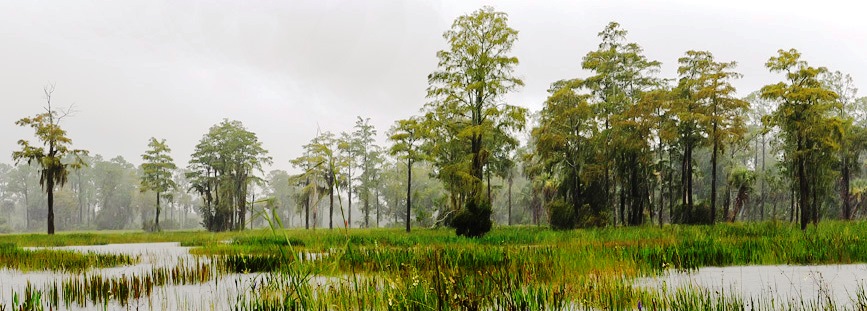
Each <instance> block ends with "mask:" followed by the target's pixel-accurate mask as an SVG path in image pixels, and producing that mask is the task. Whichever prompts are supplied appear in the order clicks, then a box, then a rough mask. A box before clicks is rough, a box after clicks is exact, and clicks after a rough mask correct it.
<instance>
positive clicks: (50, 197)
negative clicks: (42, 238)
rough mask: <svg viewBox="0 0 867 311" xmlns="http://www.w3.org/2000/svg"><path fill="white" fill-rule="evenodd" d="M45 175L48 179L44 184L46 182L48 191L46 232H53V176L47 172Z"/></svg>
mask: <svg viewBox="0 0 867 311" xmlns="http://www.w3.org/2000/svg"><path fill="white" fill-rule="evenodd" d="M47 175H48V177H46V178H47V179H48V180H47V181H46V184H48V185H47V186H46V187H45V188H46V191H48V234H49V235H53V234H54V176H52V175H53V174H51V173H49V174H47Z"/></svg>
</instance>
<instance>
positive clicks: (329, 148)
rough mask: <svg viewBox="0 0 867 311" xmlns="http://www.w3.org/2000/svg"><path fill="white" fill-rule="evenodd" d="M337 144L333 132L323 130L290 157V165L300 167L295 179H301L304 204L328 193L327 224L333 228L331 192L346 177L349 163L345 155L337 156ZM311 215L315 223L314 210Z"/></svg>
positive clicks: (332, 198)
mask: <svg viewBox="0 0 867 311" xmlns="http://www.w3.org/2000/svg"><path fill="white" fill-rule="evenodd" d="M338 148H339V141H338V140H337V139H336V138H335V137H334V134H332V133H331V132H323V133H320V134H318V135H317V136H316V137H314V138H313V139H312V140H310V143H308V144H306V145H304V155H302V156H300V157H298V158H296V159H293V160H292V165H294V166H295V167H298V168H300V169H302V170H303V172H302V173H301V174H300V175H298V176H296V179H297V180H299V181H301V180H303V181H304V184H305V186H304V188H303V189H302V191H303V193H304V194H303V195H304V198H305V199H306V200H308V203H307V204H308V205H307V208H309V204H310V203H309V200H311V199H313V200H315V203H314V204H313V205H314V206H316V205H317V204H318V203H319V200H320V199H321V196H323V195H325V194H327V195H328V205H329V212H328V228H331V229H333V228H334V194H335V193H336V192H337V191H338V188H339V187H340V185H341V184H343V183H344V181H345V178H346V176H345V175H344V174H342V171H343V169H344V168H345V167H346V166H347V165H348V163H347V162H346V161H345V160H346V159H345V158H342V157H340V156H339V154H338V152H339V149H338ZM341 213H342V210H341ZM308 217H309V215H308ZM313 217H314V226H315V223H316V217H317V215H316V213H315V210H314V216H313ZM344 219H345V218H344Z"/></svg>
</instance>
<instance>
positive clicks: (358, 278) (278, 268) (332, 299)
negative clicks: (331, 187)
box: [10, 218, 867, 310]
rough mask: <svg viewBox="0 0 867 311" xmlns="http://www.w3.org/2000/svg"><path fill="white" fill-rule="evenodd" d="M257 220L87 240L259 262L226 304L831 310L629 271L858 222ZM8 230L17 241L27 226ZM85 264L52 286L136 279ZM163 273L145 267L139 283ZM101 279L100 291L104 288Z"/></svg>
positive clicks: (848, 249)
mask: <svg viewBox="0 0 867 311" xmlns="http://www.w3.org/2000/svg"><path fill="white" fill-rule="evenodd" d="M269 223H271V226H270V228H269V229H267V230H254V231H245V232H240V233H238V232H231V233H218V234H213V233H203V232H167V233H155V234H141V233H139V234H137V236H136V235H131V234H129V233H111V234H104V235H102V234H97V235H95V236H93V237H94V239H93V241H96V242H97V243H129V242H134V241H139V242H161V241H175V242H181V243H182V245H188V246H195V248H194V249H193V250H192V252H193V253H194V254H197V255H199V256H208V258H211V259H210V262H211V264H212V265H213V266H212V267H209V268H208V269H215V271H217V270H218V271H224V272H225V273H233V272H244V273H258V276H257V278H256V280H257V281H256V282H253V283H251V284H250V285H248V287H247V288H244V289H243V291H242V292H241V293H240V294H239V296H238V297H235V300H234V308H235V309H236V310H428V309H430V310H574V309H579V310H580V309H587V310H600V309H604V310H636V309H638V308H642V309H643V310H656V309H659V310H743V309H744V308H745V307H746V306H749V307H751V308H754V309H757V310H776V309H784V310H809V309H811V308H821V309H826V310H836V309H841V308H843V307H841V306H838V305H837V302H833V301H824V300H822V301H816V300H815V299H813V298H815V297H801V299H800V300H798V299H795V300H794V302H784V303H781V302H779V301H774V300H773V299H764V300H760V301H753V298H750V300H745V299H744V298H743V297H738V296H737V295H733V294H732V293H731V292H711V291H709V290H707V289H704V288H700V287H683V288H677V289H653V288H644V287H640V286H637V285H635V284H634V282H635V281H634V280H635V279H636V278H638V277H644V276H653V275H658V274H660V273H661V272H663V271H665V270H667V269H678V270H691V269H697V268H700V267H705V266H731V265H778V264H836V263H843V264H845V263H855V262H867V241H865V238H864V237H867V223H864V222H852V223H844V222H824V223H822V224H820V225H819V226H818V227H810V229H808V230H807V231H806V232H804V231H801V230H798V228H796V227H795V226H793V225H790V224H787V223H771V222H767V223H758V224H719V225H716V226H665V227H662V228H659V227H638V228H600V229H586V230H573V231H552V230H549V229H547V228H539V227H512V228H497V229H495V230H493V231H491V232H490V233H489V234H488V235H486V236H485V237H482V238H479V239H467V238H463V237H457V236H455V235H454V233H453V231H451V230H417V231H415V232H413V233H412V234H407V233H404V232H402V231H398V230H396V229H349V230H334V231H329V230H317V231H312V232H311V231H303V230H285V229H282V224H280V223H279V219H277V218H270V219H269ZM10 237H11V239H10V240H11V241H16V243H17V241H20V240H23V239H25V237H26V236H10ZM85 237H91V234H84V235H81V236H79V235H76V234H68V235H58V237H57V238H56V240H50V238H46V240H42V241H41V242H40V241H38V240H37V241H35V242H34V241H29V242H27V243H28V245H34V244H36V245H39V244H38V243H42V242H44V243H48V244H49V245H56V244H77V243H84V242H86V241H85ZM34 246H35V245H34ZM89 277H90V278H92V280H90V281H87V280H85V279H84V278H83V277H82V278H79V280H77V281H76V282H77V283H76V285H75V286H73V287H74V288H76V289H74V290H72V289H70V290H62V291H61V295H59V296H61V297H67V295H68V294H65V292H73V291H78V292H83V293H89V292H90V291H91V290H92V288H97V289H99V288H105V285H104V284H105V283H106V282H108V283H111V282H114V281H117V282H128V283H129V284H137V283H140V281H136V280H131V281H120V280H106V279H99V278H96V277H93V276H89ZM211 277H212V278H213V277H217V276H211ZM193 279H195V278H193ZM172 280H173V279H172ZM87 282H90V283H87ZM172 282H174V281H171V280H164V281H160V280H157V279H156V278H154V280H153V281H151V282H150V283H151V284H152V286H161V285H162V284H173V283H172ZM196 282H201V279H199V280H197V281H196ZM143 283H146V284H147V283H148V282H143ZM76 286H77V287H76ZM131 286H132V285H131ZM61 288H65V285H64V286H61ZM108 288H109V289H108V290H103V291H109V292H111V291H114V289H113V288H114V287H111V285H110V286H108ZM118 288H122V287H118ZM147 288H148V287H147V286H144V287H142V289H141V291H143V292H142V293H141V294H124V293H125V292H123V291H121V292H120V293H114V294H113V296H112V295H105V294H104V293H103V294H100V293H95V294H86V295H85V294H82V295H83V296H87V297H90V296H94V297H97V298H95V299H91V298H87V301H86V302H85V303H91V304H94V305H96V304H97V303H98V302H100V301H104V300H106V299H119V298H99V297H123V296H128V297H140V296H139V295H145V296H146V295H148V293H149V292H148V289H147ZM151 288H152V287H151ZM133 292H134V291H133ZM45 293H48V295H47V296H49V297H50V296H53V295H52V294H51V291H50V290H47V291H45ZM31 294H32V292H31ZM851 294H852V295H853V304H852V305H854V309H855V310H864V309H865V308H867V294H865V293H864V289H863V288H859V289H858V290H857V291H855V292H854V293H851ZM88 295H90V296H88ZM100 295H103V296H100ZM79 296H81V295H79ZM79 296H75V295H70V297H79ZM62 299H67V298H62ZM75 299H81V298H75ZM75 299H72V300H71V301H73V302H74V301H76V300H75ZM100 299H103V300H100ZM129 299H135V298H129ZM43 300H44V299H43ZM79 302H80V301H79ZM639 306H640V307H639ZM16 310H17V309H16Z"/></svg>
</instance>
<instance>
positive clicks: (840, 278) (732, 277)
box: [636, 264, 867, 307]
mask: <svg viewBox="0 0 867 311" xmlns="http://www.w3.org/2000/svg"><path fill="white" fill-rule="evenodd" d="M636 284H637V285H638V286H644V287H649V288H657V289H663V288H666V289H667V290H669V291H672V290H674V289H676V288H682V287H690V286H698V287H701V288H705V289H708V290H710V291H711V292H721V293H725V294H728V295H735V296H740V297H742V298H743V299H744V301H746V302H749V301H750V300H755V301H762V302H768V301H771V300H773V301H775V302H777V303H778V305H779V303H783V304H786V303H795V304H798V305H800V303H801V302H807V303H817V304H822V303H825V302H827V301H829V300H830V301H833V302H834V304H835V305H836V306H838V307H851V306H853V303H854V299H855V297H856V296H855V295H856V293H857V292H858V291H859V290H860V291H863V290H865V288H867V264H853V265H816V266H789V265H779V266H738V267H705V268H700V269H698V270H695V271H691V272H678V271H672V270H669V271H667V272H665V273H664V274H663V275H660V276H657V277H651V278H642V279H638V280H637V281H636Z"/></svg>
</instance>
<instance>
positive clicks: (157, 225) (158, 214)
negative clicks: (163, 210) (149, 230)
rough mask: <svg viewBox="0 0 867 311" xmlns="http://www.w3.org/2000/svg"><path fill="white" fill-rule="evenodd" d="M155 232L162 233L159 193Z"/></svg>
mask: <svg viewBox="0 0 867 311" xmlns="http://www.w3.org/2000/svg"><path fill="white" fill-rule="evenodd" d="M153 230H154V231H156V232H159V231H160V193H159V192H157V211H156V216H154V228H153Z"/></svg>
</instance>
